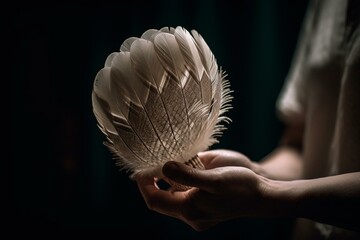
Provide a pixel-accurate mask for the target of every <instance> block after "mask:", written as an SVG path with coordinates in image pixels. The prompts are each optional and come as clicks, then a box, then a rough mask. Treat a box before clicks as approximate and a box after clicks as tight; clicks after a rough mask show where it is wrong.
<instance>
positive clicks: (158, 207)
mask: <svg viewBox="0 0 360 240" xmlns="http://www.w3.org/2000/svg"><path fill="white" fill-rule="evenodd" d="M136 182H137V185H138V188H139V190H140V192H141V195H142V196H143V198H144V200H145V203H146V205H147V206H148V208H149V209H150V210H154V211H157V212H159V213H162V214H164V215H168V216H171V217H175V218H179V217H180V213H179V212H178V209H180V208H181V205H182V203H183V201H184V200H185V194H184V193H183V192H169V191H164V190H161V189H159V188H158V187H157V186H156V183H155V180H154V178H152V177H148V176H142V174H141V173H139V174H137V175H136Z"/></svg>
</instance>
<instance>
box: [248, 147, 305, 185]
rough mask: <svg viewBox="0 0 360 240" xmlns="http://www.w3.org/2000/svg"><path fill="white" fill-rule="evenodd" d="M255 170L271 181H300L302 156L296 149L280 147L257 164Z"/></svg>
mask: <svg viewBox="0 0 360 240" xmlns="http://www.w3.org/2000/svg"><path fill="white" fill-rule="evenodd" d="M253 170H254V171H255V172H256V173H258V174H260V175H262V176H264V177H267V178H270V179H276V180H295V179H300V178H301V175H302V156H301V153H300V152H299V151H298V150H297V149H296V148H292V147H289V146H280V147H278V148H277V149H276V150H274V151H273V152H272V153H270V154H269V155H267V156H266V157H265V158H264V159H262V160H261V161H260V162H259V163H258V164H256V165H255V167H254V169H253Z"/></svg>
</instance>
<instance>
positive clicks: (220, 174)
mask: <svg viewBox="0 0 360 240" xmlns="http://www.w3.org/2000/svg"><path fill="white" fill-rule="evenodd" d="M199 157H200V159H201V160H202V161H203V163H204V165H205V168H206V170H199V169H194V168H191V167H188V166H187V165H185V164H181V163H178V162H172V161H170V162H168V163H166V164H165V165H164V167H163V174H164V175H165V176H166V177H167V178H169V179H170V180H171V181H175V182H178V183H180V184H183V185H187V186H192V187H193V188H191V189H190V190H187V191H184V192H173V191H166V190H161V189H159V188H158V187H157V185H156V180H155V179H154V178H151V177H147V176H144V175H142V174H141V172H140V173H138V174H137V175H136V181H137V183H138V187H139V189H140V191H141V193H142V195H143V197H144V200H145V202H146V204H147V206H148V207H149V209H151V210H154V211H157V212H159V213H162V214H165V215H168V216H171V217H174V218H178V219H180V220H182V221H184V222H185V223H187V224H188V225H190V226H191V227H192V228H194V229H195V230H198V231H202V230H205V229H208V228H210V227H212V226H214V225H216V224H218V223H220V222H223V221H226V220H229V219H233V218H236V217H241V216H259V215H262V214H263V213H262V212H263V210H264V200H263V197H262V191H263V183H264V178H263V177H261V176H260V175H257V174H256V173H254V172H253V171H252V170H250V169H248V168H247V167H251V162H250V160H249V159H248V158H247V157H245V156H244V155H242V154H240V153H237V152H233V151H226V150H215V151H208V152H203V153H200V154H199ZM243 166H244V167H243ZM265 202H266V201H265Z"/></svg>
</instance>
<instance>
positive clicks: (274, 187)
mask: <svg viewBox="0 0 360 240" xmlns="http://www.w3.org/2000/svg"><path fill="white" fill-rule="evenodd" d="M295 182H296V181H278V180H272V179H268V178H265V177H263V178H262V179H261V183H260V185H259V186H260V192H261V194H262V197H263V199H264V202H265V206H266V210H265V215H266V216H268V217H291V218H293V217H299V216H300V215H301V213H300V212H299V208H298V202H299V198H300V197H301V193H300V189H299V188H297V187H296V184H295Z"/></svg>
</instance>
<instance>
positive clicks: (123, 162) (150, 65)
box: [92, 26, 231, 176]
mask: <svg viewBox="0 0 360 240" xmlns="http://www.w3.org/2000/svg"><path fill="white" fill-rule="evenodd" d="M191 33H192V34H190V32H188V31H187V30H186V29H184V28H182V27H180V26H179V27H177V28H172V27H171V28H169V27H164V28H161V29H160V30H156V29H149V30H147V31H145V32H144V33H143V34H142V36H141V38H136V37H131V38H128V39H126V40H125V41H124V42H123V43H122V45H121V47H120V52H115V53H111V54H110V55H109V56H108V58H107V59H106V61H105V65H104V68H103V69H101V70H100V71H99V73H98V74H97V76H96V78H95V81H94V89H93V94H92V104H93V111H94V114H95V117H96V119H97V121H98V125H99V127H100V129H101V131H102V132H103V133H104V134H105V135H106V138H107V141H106V146H108V147H109V149H111V151H112V152H113V153H114V154H115V155H116V156H117V158H118V161H117V163H118V164H119V166H121V167H122V168H123V169H126V170H131V171H133V172H137V171H147V172H148V173H149V174H151V175H158V176H159V175H161V167H162V165H163V164H164V163H165V162H167V161H169V160H173V161H179V162H187V161H188V160H190V159H192V160H194V159H196V158H194V157H195V156H196V155H197V153H198V152H200V151H204V150H206V149H207V148H209V147H210V146H211V145H212V144H214V143H215V142H217V140H216V138H217V137H218V136H219V135H220V134H221V132H222V131H223V130H224V129H225V128H224V126H223V125H222V124H221V123H222V122H223V121H225V122H227V121H229V120H230V119H228V118H227V117H226V116H224V113H225V112H226V111H227V110H228V109H229V108H230V107H231V106H230V105H229V102H230V101H231V96H230V93H231V91H230V90H229V84H228V82H227V81H226V80H225V79H224V74H223V72H222V71H221V70H220V69H218V65H217V62H216V59H215V57H214V55H213V53H212V52H211V50H210V48H209V47H208V45H207V44H206V42H205V41H204V39H203V38H202V37H201V36H200V35H199V34H198V33H197V32H196V31H194V30H193V31H192V32H191ZM195 165H196V164H195Z"/></svg>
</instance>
